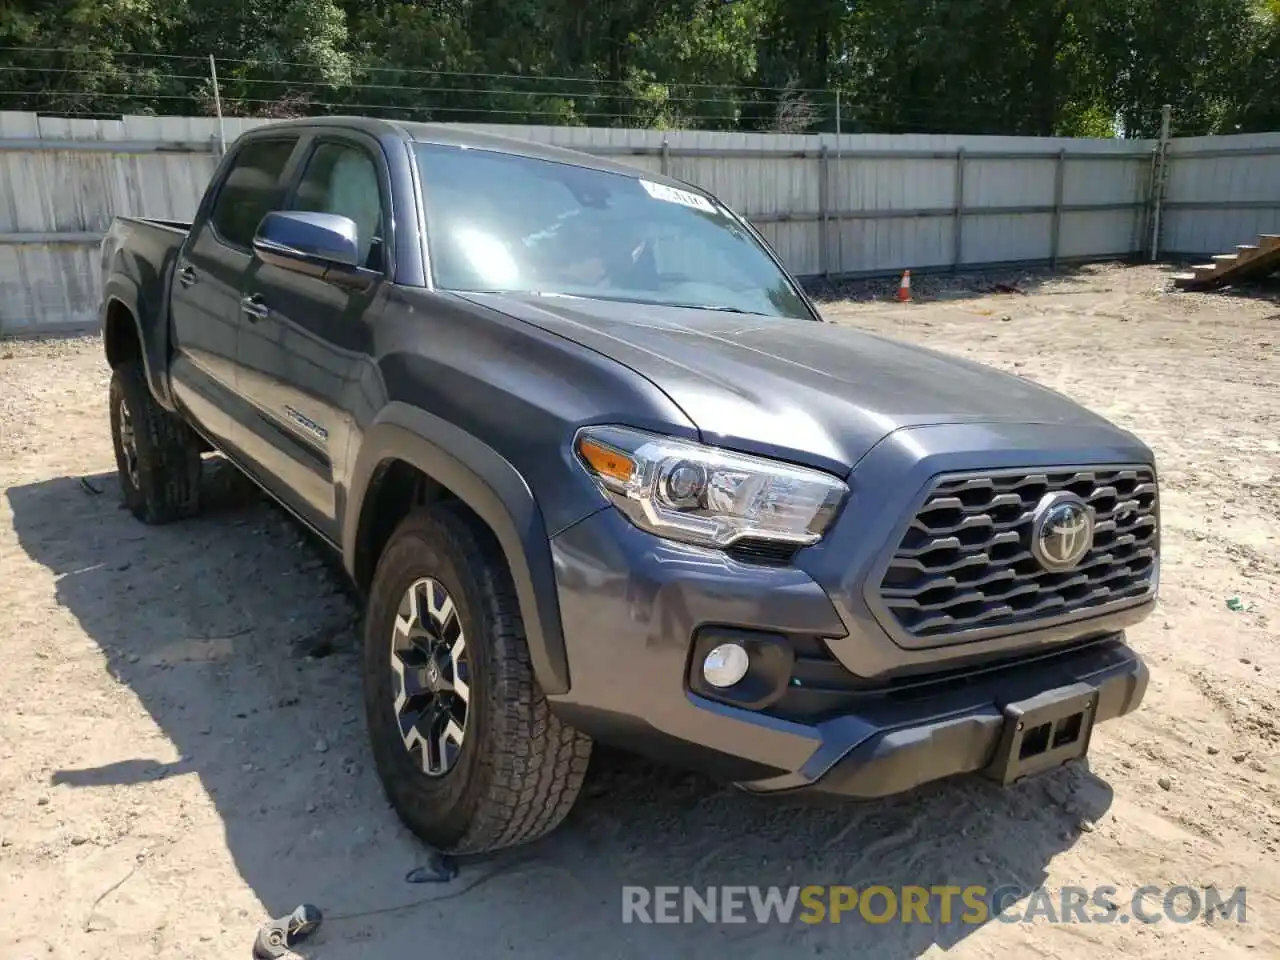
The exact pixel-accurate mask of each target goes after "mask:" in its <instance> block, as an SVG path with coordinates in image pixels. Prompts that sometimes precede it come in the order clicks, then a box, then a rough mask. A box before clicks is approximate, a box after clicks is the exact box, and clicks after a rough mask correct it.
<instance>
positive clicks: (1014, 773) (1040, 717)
mask: <svg viewBox="0 0 1280 960" xmlns="http://www.w3.org/2000/svg"><path fill="white" fill-rule="evenodd" d="M1097 706H1098V691H1097V689H1096V688H1094V687H1092V686H1090V685H1089V684H1087V683H1073V684H1071V685H1070V686H1066V687H1058V688H1056V689H1053V690H1046V691H1045V692H1043V693H1040V694H1037V695H1036V696H1034V697H1029V698H1027V699H1026V700H1018V701H1016V702H1013V703H1007V704H1005V705H1004V716H1005V722H1004V729H1003V730H1002V732H1001V736H1000V743H999V745H998V746H997V747H996V752H995V754H994V755H993V756H992V758H991V762H990V763H988V764H987V766H986V767H985V768H983V771H982V773H983V775H984V776H986V777H989V778H990V779H992V780H995V781H996V782H997V783H1000V784H1003V785H1004V786H1008V785H1010V784H1012V783H1016V782H1017V781H1019V780H1022V779H1024V778H1026V777H1032V776H1036V775H1037V774H1041V773H1045V772H1046V771H1049V770H1054V769H1056V768H1058V767H1060V766H1062V765H1063V764H1066V763H1070V762H1071V761H1073V760H1079V759H1080V758H1081V757H1083V756H1084V755H1085V754H1087V753H1088V752H1089V739H1090V737H1091V736H1092V734H1093V718H1094V715H1095V714H1096V713H1097Z"/></svg>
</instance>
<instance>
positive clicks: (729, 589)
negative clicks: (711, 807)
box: [101, 118, 1159, 851]
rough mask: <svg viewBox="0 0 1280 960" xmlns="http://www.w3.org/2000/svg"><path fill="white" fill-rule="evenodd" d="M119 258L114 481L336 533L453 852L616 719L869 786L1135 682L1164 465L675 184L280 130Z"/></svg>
mask: <svg viewBox="0 0 1280 960" xmlns="http://www.w3.org/2000/svg"><path fill="white" fill-rule="evenodd" d="M101 267H102V273H103V291H104V292H103V299H102V308H101V319H102V323H103V339H104V344H105V351H106V357H107V360H108V362H109V363H110V366H111V368H112V377H111V386H110V422H111V430H112V435H113V440H114V447H115V455H116V461H117V465H118V470H119V478H120V488H121V491H122V496H123V500H124V503H125V504H126V505H127V507H128V508H129V509H130V510H131V511H132V512H133V513H134V514H135V515H136V516H137V517H138V518H139V519H140V520H142V521H144V522H147V523H163V522H167V521H173V520H177V519H179V518H182V517H186V516H189V515H191V514H192V513H193V512H195V511H196V510H198V509H199V506H200V495H201V487H200V475H201V465H202V461H203V456H204V454H206V453H210V452H212V451H218V452H220V453H221V454H222V455H223V456H224V457H225V458H226V459H227V460H228V461H230V462H231V463H233V464H235V465H236V466H237V467H238V468H239V469H240V470H242V471H243V472H244V473H245V474H247V475H248V476H249V477H250V478H251V479H252V480H253V481H255V482H256V483H257V484H258V485H259V486H260V487H261V488H262V489H263V490H265V491H266V492H267V493H268V494H269V495H270V496H271V497H273V498H274V499H275V500H277V501H278V502H279V503H280V504H281V505H282V506H283V507H284V508H285V509H287V510H288V511H289V512H291V513H292V514H294V515H295V516H296V517H297V518H298V520H300V521H301V522H302V523H303V524H305V525H306V526H307V527H309V528H311V530H312V531H314V532H315V533H316V534H317V535H318V536H319V537H320V538H321V539H322V540H323V541H324V542H325V543H327V544H329V545H331V546H332V548H333V549H334V550H335V551H337V552H338V553H339V554H340V555H341V558H342V561H343V565H344V567H345V570H346V571H347V573H348V574H349V576H350V577H351V579H352V581H353V582H354V584H355V585H356V587H357V588H358V590H359V591H360V593H361V595H362V596H363V597H365V601H366V616H365V620H364V628H363V652H362V658H363V659H362V681H363V688H364V698H365V702H366V710H367V725H368V732H369V737H370V743H371V749H372V753H373V757H374V760H375V764H376V767H377V771H378V774H379V776H380V779H381V781H382V784H383V786H384V788H385V790H386V792H387V795H388V797H389V799H390V801H391V803H392V805H393V806H394V808H395V809H396V811H397V812H398V814H399V815H400V817H401V818H402V819H403V820H404V821H405V823H406V824H407V825H408V826H409V827H410V828H411V829H412V830H414V831H415V832H416V833H417V834H418V835H419V836H420V837H421V838H423V839H424V840H425V841H427V842H428V843H430V844H432V845H435V846H437V847H439V848H441V849H444V850H451V851H482V850H490V849H495V848H499V847H503V846H510V845H512V844H517V843H521V842H525V841H528V840H531V839H533V838H535V837H537V836H539V835H541V834H543V833H545V832H546V831H548V830H550V829H552V828H553V827H554V826H555V825H556V824H558V823H559V822H560V821H561V820H562V818H563V817H564V816H565V814H566V813H567V812H568V810H569V809H570V807H571V805H572V804H573V802H574V799H575V797H576V795H577V794H578V791H579V788H580V787H581V784H582V780H583V776H584V774H585V772H586V768H587V763H588V759H589V755H590V751H591V746H592V743H593V742H594V741H597V740H598V741H601V742H606V743H611V744H616V745H619V746H622V747H624V748H628V749H633V750H636V751H639V752H643V753H646V754H649V755H651V756H655V757H657V758H659V759H665V760H668V761H672V762H676V763H679V764H687V765H692V766H694V767H696V768H697V769H700V770H702V771H705V772H707V773H709V774H711V775H713V776H716V777H721V778H725V779H726V780H728V781H729V782H732V783H735V784H737V785H738V786H740V787H741V788H743V789H745V790H748V791H751V792H753V793H757V794H781V793H786V792H790V791H799V790H816V791H823V792H828V793H835V794H840V795H844V796H849V797H876V796H883V795H887V794H892V793H897V792H900V791H904V790H908V789H910V788H912V787H915V786H916V785H918V784H920V783H923V782H926V781H932V780H937V779H939V778H943V777H947V776H951V775H956V774H964V773H976V774H981V775H984V776H987V777H989V778H992V779H994V780H996V781H998V782H1000V783H1004V784H1009V783H1013V782H1014V781H1016V780H1019V779H1020V778H1022V777H1026V776H1031V775H1035V774H1038V773H1040V772H1043V771H1045V770H1049V769H1052V768H1055V767H1058V766H1060V765H1062V764H1064V763H1067V762H1070V761H1073V760H1079V759H1080V758H1082V757H1084V756H1085V755H1086V753H1087V751H1088V748H1089V742H1090V736H1091V733H1092V731H1093V729H1094V726H1095V724H1097V723H1099V722H1101V721H1106V720H1109V719H1111V718H1114V717H1117V716H1120V715H1122V714H1125V713H1127V712H1129V711H1131V710H1133V709H1135V708H1136V707H1137V706H1138V704H1139V702H1140V701H1141V699H1142V697H1143V694H1144V692H1145V690H1146V686H1147V668H1146V666H1145V665H1144V663H1143V661H1142V660H1141V659H1140V657H1139V656H1138V655H1137V654H1136V653H1134V652H1133V650H1131V649H1130V648H1129V646H1128V645H1127V644H1126V641H1125V633H1124V631H1125V629H1126V628H1127V627H1130V626H1131V625H1133V624H1135V623H1137V622H1138V621H1140V620H1142V619H1143V618H1144V617H1146V616H1147V615H1148V614H1149V613H1150V612H1151V610H1152V608H1153V606H1154V604H1155V602H1156V592H1157V584H1158V576H1159V516H1158V514H1159V510H1158V498H1157V480H1156V467H1155V463H1154V459H1153V457H1152V453H1151V451H1150V450H1149V449H1148V448H1147V446H1145V445H1144V444H1143V443H1142V442H1141V441H1140V440H1138V439H1137V438H1136V437H1134V436H1133V435H1132V434H1130V433H1128V432H1126V431H1124V430H1122V429H1119V428H1118V427H1116V426H1113V425H1112V424H1111V423H1109V422H1108V421H1106V420H1104V419H1102V418H1100V417H1099V416H1096V415H1094V414H1092V413H1090V412H1088V411H1086V410H1084V409H1082V408H1081V407H1080V406H1077V405H1076V404H1075V403H1073V402H1071V401H1069V400H1067V399H1066V398H1064V397H1062V396H1060V395H1059V394H1057V393H1054V392H1052V391H1050V390H1048V389H1045V388H1042V387H1040V386H1037V385H1035V384H1033V383H1031V382H1029V381H1027V380H1025V379H1022V378H1020V377H1016V376H1010V375H1005V374H1002V373H999V372H997V371H994V370H991V369H989V368H986V367H984V366H981V365H978V364H975V363H970V362H967V361H964V360H961V359H957V358H955V357H951V356H946V355H943V354H941V353H938V352H934V351H931V350H928V349H925V348H921V347H915V346H908V345H904V344H900V343H896V342H894V341H892V340H889V339H883V338H880V337H877V336H873V335H871V334H868V333H864V332H859V331H857V330H854V329H850V328H848V327H843V326H838V325H836V324H833V323H830V322H826V321H824V319H823V317H822V316H821V315H820V314H819V313H818V311H817V310H816V309H815V307H814V305H813V303H812V302H811V301H810V300H809V299H808V298H807V297H806V295H805V293H804V292H803V290H802V289H801V287H800V286H799V284H798V283H797V282H796V281H795V280H794V279H793V278H792V277H791V276H790V275H789V274H788V272H787V271H786V269H784V267H783V266H782V264H781V263H780V261H779V259H778V257H777V256H776V255H775V254H774V253H773V252H772V250H771V249H770V247H769V246H768V244H766V243H765V241H764V240H763V239H762V238H761V236H760V235H759V234H758V233H757V231H756V230H755V229H754V228H753V227H752V226H751V224H750V223H748V222H747V221H746V220H745V219H743V218H742V217H741V216H739V215H738V214H736V213H735V212H734V211H732V210H730V209H729V208H727V207H726V206H725V205H724V204H722V203H721V202H720V201H719V200H718V199H716V198H715V197H714V196H712V195H710V194H708V193H707V192H705V191H703V190H701V189H699V188H697V187H694V186H692V185H690V184H688V183H684V182H681V181H678V180H674V179H671V178H669V177H666V176H659V175H657V174H653V173H648V172H646V171H644V170H641V169H637V168H632V167H629V166H624V165H620V164H616V163H612V162H609V161H606V160H603V159H599V158H594V157H591V156H587V155H584V154H581V153H577V152H571V151H567V150H562V149H557V148H553V147H550V146H545V145H538V144H533V143H525V142H521V141H517V140H511V139H506V138H500V137H495V136H491V135H487V134H481V133H477V132H470V131H463V130H460V129H453V128H448V127H439V126H430V125H417V124H409V123H391V122H386V121H382V120H372V119H359V118H326V119H311V120H301V121H287V122H281V123H272V124H268V125H266V126H262V127H258V128H255V129H254V130H252V131H251V132H249V133H247V134H245V135H244V136H242V137H241V138H240V139H239V140H238V141H237V142H236V143H235V144H234V145H233V146H232V147H231V148H230V149H229V151H228V152H227V153H226V155H225V156H224V157H223V158H222V160H221V163H220V165H219V167H218V169H217V171H216V172H215V174H214V176H213V179H212V181H211V183H210V185H209V188H208V190H207V192H206V194H205V196H204V198H203V200H202V202H201V203H200V205H199V208H198V210H197V212H196V214H195V219H194V221H193V222H192V223H190V224H188V223H176V222H168V221H156V220H146V219H139V218H133V217H121V218H118V219H117V220H116V221H115V222H114V223H113V225H112V227H111V229H110V231H109V233H108V235H107V236H106V238H105V239H104V241H103V245H102V263H101Z"/></svg>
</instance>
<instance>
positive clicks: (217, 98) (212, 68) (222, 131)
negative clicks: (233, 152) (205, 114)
mask: <svg viewBox="0 0 1280 960" xmlns="http://www.w3.org/2000/svg"><path fill="white" fill-rule="evenodd" d="M209 78H210V79H211V80H212V81H213V109H214V112H215V113H216V114H217V115H218V153H220V154H223V153H226V152H227V131H226V128H225V127H224V126H223V124H222V94H221V92H220V91H219V90H218V65H217V63H215V62H214V59H213V54H212V53H211V54H209Z"/></svg>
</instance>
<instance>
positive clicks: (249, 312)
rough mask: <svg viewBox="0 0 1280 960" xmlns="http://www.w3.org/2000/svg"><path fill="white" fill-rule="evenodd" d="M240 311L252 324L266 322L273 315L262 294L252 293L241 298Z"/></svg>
mask: <svg viewBox="0 0 1280 960" xmlns="http://www.w3.org/2000/svg"><path fill="white" fill-rule="evenodd" d="M240 310H241V312H242V313H244V315H245V316H246V317H248V318H249V321H250V322H251V323H256V322H257V321H258V320H265V319H266V318H267V317H268V316H269V315H270V314H271V308H270V307H268V306H267V305H266V303H265V302H264V301H263V299H262V294H260V293H251V294H249V295H248V296H244V297H241V298H240Z"/></svg>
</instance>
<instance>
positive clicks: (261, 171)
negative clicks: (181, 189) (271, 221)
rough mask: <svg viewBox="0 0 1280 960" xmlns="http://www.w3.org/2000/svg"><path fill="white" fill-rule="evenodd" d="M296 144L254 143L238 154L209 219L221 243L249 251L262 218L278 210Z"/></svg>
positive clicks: (290, 141)
mask: <svg viewBox="0 0 1280 960" xmlns="http://www.w3.org/2000/svg"><path fill="white" fill-rule="evenodd" d="M297 143H298V138H297V137H289V138H287V139H278V140H277V139H273V140H254V141H252V142H250V143H248V144H245V146H244V147H242V148H241V149H240V150H238V151H237V152H236V155H235V157H234V158H233V159H232V161H231V169H230V170H229V171H228V172H227V178H226V179H225V180H224V181H223V182H222V187H221V189H219V190H218V196H217V198H216V199H215V200H214V202H213V211H212V212H211V213H210V215H209V222H210V223H211V224H212V225H213V230H214V233H216V234H217V236H218V239H220V240H222V241H223V242H224V243H228V244H230V245H231V246H233V247H241V248H243V249H245V250H248V249H249V247H250V245H251V244H252V243H253V235H254V234H255V233H257V231H258V224H260V223H261V222H262V218H263V217H265V216H266V215H267V214H268V213H270V212H271V211H272V210H276V209H279V206H280V202H281V198H282V194H281V183H280V177H281V174H283V173H284V168H285V165H286V164H287V163H288V162H289V157H290V155H291V154H292V153H293V148H294V147H295V146H296V145H297Z"/></svg>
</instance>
